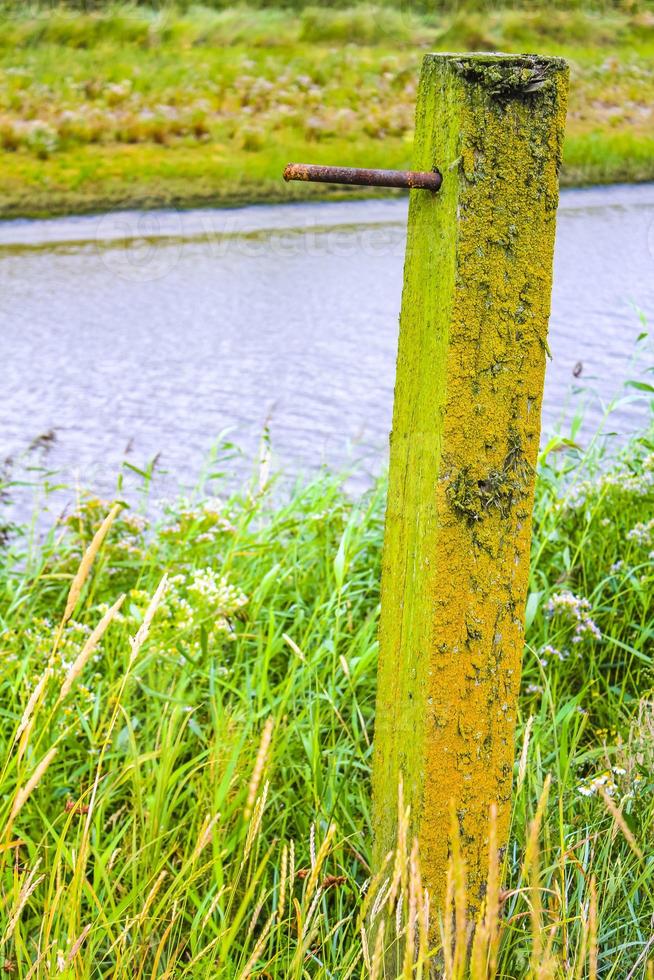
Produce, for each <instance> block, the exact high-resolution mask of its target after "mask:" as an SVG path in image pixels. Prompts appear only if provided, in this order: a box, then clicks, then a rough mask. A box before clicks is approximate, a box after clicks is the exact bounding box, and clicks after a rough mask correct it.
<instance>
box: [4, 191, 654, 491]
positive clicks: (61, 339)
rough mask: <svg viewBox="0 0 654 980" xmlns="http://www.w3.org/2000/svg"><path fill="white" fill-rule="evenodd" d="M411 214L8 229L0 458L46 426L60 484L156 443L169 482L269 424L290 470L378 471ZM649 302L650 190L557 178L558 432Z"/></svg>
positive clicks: (552, 402) (550, 409)
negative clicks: (223, 441)
mask: <svg viewBox="0 0 654 980" xmlns="http://www.w3.org/2000/svg"><path fill="white" fill-rule="evenodd" d="M405 223H406V201H403V200H392V201H370V202H351V203H348V202H346V203H332V204H310V205H297V204H294V205H282V206H270V207H251V208H242V209H237V210H231V211H210V210H204V211H193V212H186V213H181V214H180V213H176V212H160V213H153V214H140V213H138V212H122V213H121V212H118V213H114V214H110V215H104V216H100V217H97V216H95V217H83V218H69V219H54V220H49V221H11V222H5V223H3V224H0V364H2V400H1V403H0V459H1V458H4V457H7V456H12V457H14V458H16V457H19V456H20V455H21V453H23V452H24V451H25V449H26V447H27V446H28V445H29V444H30V443H31V442H32V441H33V440H34V439H35V438H36V437H38V436H39V435H41V434H43V433H53V434H54V441H52V440H50V442H49V445H50V449H49V452H48V458H47V464H48V466H50V467H52V468H53V469H56V470H59V471H61V472H62V475H63V478H64V479H66V480H75V479H79V481H80V482H81V483H82V484H83V485H84V486H90V485H93V486H95V487H97V488H98V489H99V490H101V491H108V490H109V489H110V488H111V487H112V486H113V485H114V484H115V478H116V474H117V472H118V470H119V468H120V466H121V463H122V462H123V460H125V459H127V460H129V461H131V462H132V463H133V464H134V465H136V466H138V467H143V466H144V465H145V464H146V463H147V462H148V460H151V459H152V458H153V457H155V456H156V457H158V465H159V467H160V468H161V469H162V470H165V471H166V474H167V475H166V476H163V475H162V476H161V477H160V484H159V488H160V491H161V492H172V491H173V490H174V489H176V487H177V485H178V484H179V483H180V482H182V483H185V482H186V483H188V482H190V481H193V480H194V479H195V477H196V476H197V474H198V472H199V470H200V467H201V465H202V462H203V460H204V459H205V458H206V455H207V452H208V450H209V449H210V447H211V446H212V445H213V444H214V443H215V441H216V439H217V438H218V437H219V434H220V433H222V432H224V430H225V429H231V432H230V438H231V439H233V440H234V441H236V442H238V443H240V444H241V445H242V446H243V447H244V449H245V450H246V453H248V454H254V452H255V450H256V446H257V444H258V440H259V437H260V434H261V431H262V428H263V426H264V425H266V424H267V425H268V426H269V428H270V433H271V439H272V446H273V450H274V452H275V455H276V457H277V459H278V461H279V462H280V463H281V465H282V466H283V467H284V468H285V469H286V471H288V472H291V473H293V472H297V471H300V470H302V471H308V470H313V469H315V468H316V467H317V466H319V465H320V464H321V463H323V462H326V463H328V464H330V465H333V466H341V465H343V464H347V463H348V462H351V461H352V460H354V459H357V458H361V459H362V460H363V470H364V471H370V472H376V471H379V469H380V467H381V466H382V465H383V461H384V459H385V456H386V447H387V439H388V431H389V427H390V418H391V408H392V397H393V378H394V370H395V363H394V362H395V351H396V344H397V319H398V311H399V305H400V294H401V283H402V263H403V250H404V229H405ZM638 311H641V315H642V316H645V317H648V318H649V321H650V322H651V321H652V317H653V314H654V185H640V186H634V187H626V186H615V187H606V188H596V189H590V190H582V191H565V192H563V194H562V197H561V207H560V211H559V219H558V232H557V244H556V260H555V279H554V295H553V308H552V318H551V324H550V348H551V351H552V360H551V362H550V363H549V364H548V368H547V381H546V394H545V405H544V425H545V428H546V429H549V428H551V427H552V426H553V425H554V424H555V422H556V420H557V419H558V418H559V417H560V416H561V414H562V412H565V411H567V412H568V415H569V414H570V412H571V411H573V410H574V406H575V405H576V404H577V402H576V401H575V400H574V399H573V401H572V403H571V402H570V398H571V389H572V386H574V385H576V386H579V385H581V384H583V385H587V386H590V387H591V388H593V389H596V390H597V392H598V393H599V398H594V399H593V400H592V402H591V404H590V406H589V408H588V412H587V420H586V431H587V432H588V431H590V430H591V429H592V428H593V426H594V425H595V424H596V422H597V421H598V419H599V418H600V417H601V413H602V402H601V400H602V399H604V400H605V401H607V400H609V399H610V398H611V397H612V396H613V395H614V394H615V393H616V391H617V390H618V388H619V385H620V382H621V381H622V380H623V379H624V378H625V377H627V376H629V374H630V373H631V372H633V370H634V369H632V368H630V366H629V359H630V357H631V356H632V354H633V350H634V344H635V340H636V337H637V336H638V334H639V333H640V332H641V331H642V329H643V326H642V322H641V318H640V316H639V312H638ZM575 373H576V374H579V373H580V377H579V378H578V379H576V378H575V377H574V375H575ZM566 406H570V407H569V408H566ZM645 413H646V408H645V406H643V404H634V405H631V406H625V407H623V408H622V409H621V410H620V412H619V413H618V414H617V415H616V417H615V420H614V423H613V425H614V427H617V428H618V429H619V430H620V432H621V433H622V434H625V433H628V432H629V431H633V430H635V429H637V428H638V426H639V425H641V424H642V422H643V419H644V417H645Z"/></svg>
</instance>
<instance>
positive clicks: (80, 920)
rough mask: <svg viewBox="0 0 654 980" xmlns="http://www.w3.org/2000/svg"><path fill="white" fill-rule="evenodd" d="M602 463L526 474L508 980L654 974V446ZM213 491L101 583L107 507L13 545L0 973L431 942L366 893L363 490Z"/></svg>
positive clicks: (115, 542)
mask: <svg viewBox="0 0 654 980" xmlns="http://www.w3.org/2000/svg"><path fill="white" fill-rule="evenodd" d="M642 394H643V395H644V397H645V398H647V397H651V395H648V392H647V391H645V392H642ZM573 438H574V433H573ZM593 445H594V447H595V448H593V446H591V447H590V448H589V449H588V450H587V451H586V452H585V453H581V452H580V451H579V450H577V449H575V448H574V445H573V444H571V443H570V441H569V440H568V441H567V442H566V441H564V440H561V439H553V440H552V442H551V443H550V444H549V445H548V446H546V447H545V449H544V450H543V452H542V454H541V458H540V465H539V475H538V487H537V497H536V506H535V522H534V539H533V555H532V573H531V582H530V593H529V600H528V604H527V644H526V648H525V655H524V674H523V680H522V692H521V697H520V712H519V726H518V728H519V730H518V740H517V748H516V755H517V759H516V784H515V791H514V805H513V818H512V825H511V839H510V846H509V848H508V850H507V852H506V856H505V868H504V886H505V889H506V890H505V891H504V892H503V893H502V895H501V903H502V905H501V908H502V916H501V919H500V926H499V928H500V933H501V935H500V947H499V954H498V955H499V960H498V972H497V975H498V976H501V977H505V978H506V977H515V978H523V977H526V976H534V977H542V978H545V977H561V978H563V977H565V978H568V977H573V976H578V977H581V976H589V977H590V976H594V975H596V974H594V972H593V969H594V967H593V964H594V963H595V960H596V959H597V960H598V967H599V974H598V975H599V976H601V977H603V978H609V977H610V978H615V980H618V978H619V980H624V978H625V977H627V976H631V977H646V976H651V972H650V973H648V972H647V971H648V967H647V961H648V959H652V957H654V950H653V949H652V947H651V911H652V902H653V900H654V895H653V894H652V892H653V890H654V887H653V884H652V881H653V879H652V857H651V839H652V833H653V832H654V798H653V795H652V794H653V792H654V781H653V777H652V773H653V771H654V697H653V695H652V679H653V678H652V649H653V642H652V641H653V639H654V636H653V628H652V622H653V612H654V608H653V606H654V551H653V549H654V522H653V521H652V514H653V513H654V509H653V504H654V434H653V433H652V431H649V432H646V433H644V434H643V435H642V436H641V437H640V438H638V439H635V440H634V441H633V442H632V443H631V444H630V445H629V446H628V447H627V449H626V450H625V451H624V453H622V454H621V455H619V456H618V457H617V458H616V459H614V460H613V461H612V462H611V460H610V459H609V458H607V457H606V456H603V455H602V452H601V451H600V449H599V448H598V447H599V446H600V445H601V443H600V442H599V441H598V442H597V443H594V444H593ZM5 489H6V492H7V494H8V495H9V498H11V496H12V495H16V494H20V493H25V489H24V487H23V488H22V489H21V487H20V486H19V485H18V484H17V483H12V482H11V480H10V479H9V477H7V485H6V488H5ZM222 491H223V487H222V485H221V484H220V481H219V480H218V481H214V483H213V484H212V485H211V486H210V487H206V486H204V487H199V488H198V490H197V492H196V493H195V494H194V495H193V497H192V498H191V499H187V500H184V501H178V502H176V503H171V504H170V505H169V506H168V507H167V509H166V510H165V512H164V513H163V514H162V515H161V516H160V517H158V518H153V519H152V520H151V521H148V520H146V519H145V518H144V517H143V516H142V515H140V514H139V513H135V512H133V511H131V510H130V509H129V508H127V507H125V508H119V513H118V514H117V516H116V517H115V520H114V522H113V524H112V526H111V527H110V528H109V529H108V532H107V534H106V537H105V538H104V541H102V542H98V540H97V538H96V545H98V544H99V547H98V548H97V549H96V550H97V554H96V555H95V558H94V561H93V563H92V565H90V564H89V562H88V561H86V562H84V561H83V560H82V556H83V555H84V554H85V553H86V554H87V555H88V549H89V547H91V549H92V550H93V548H94V546H93V545H91V542H92V540H93V535H94V534H95V533H96V532H97V529H98V528H99V526H100V524H101V521H102V520H103V519H104V518H105V517H106V515H107V514H108V513H109V512H110V509H111V502H110V501H101V500H97V499H94V498H93V497H89V496H86V495H82V496H81V497H78V500H77V505H76V507H75V509H74V512H72V513H70V514H69V516H67V517H65V518H62V519H61V520H59V521H58V522H57V523H56V524H55V525H54V526H53V527H52V529H51V531H49V532H48V533H46V534H45V536H43V535H42V534H37V533H36V532H35V530H34V529H30V528H23V529H13V530H12V529H10V528H7V529H6V532H5V541H4V546H3V547H2V548H1V549H0V596H1V598H0V610H1V613H0V615H1V620H0V622H1V630H2V638H3V639H2V646H1V653H0V691H1V692H2V705H3V707H2V712H1V713H0V745H1V746H2V752H1V757H2V759H3V762H2V769H1V771H0V811H1V812H0V826H2V827H3V828H4V831H3V835H2V839H1V841H0V848H1V850H0V940H1V941H2V946H1V947H0V959H3V960H4V962H5V964H6V966H5V969H7V970H10V969H11V970H13V971H14V972H13V975H14V976H17V977H27V976H28V975H29V976H31V977H35V976H36V977H53V976H60V975H61V976H65V977H71V978H72V977H75V978H78V977H89V978H90V977H94V978H97V977H107V978H109V977H111V978H125V980H127V978H129V980H133V978H135V977H155V976H160V977H164V976H165V977H176V978H178V977H179V978H181V977H207V978H225V980H227V978H229V980H231V978H237V977H245V976H250V975H251V976H253V977H254V976H257V977H261V978H266V977H274V978H276V980H277V978H279V980H282V978H284V980H286V978H301V977H312V978H329V977H338V978H345V977H369V976H373V977H374V976H378V977H381V976H382V975H384V976H386V977H389V978H390V977H394V976H395V975H396V972H394V969H393V968H392V967H390V968H388V969H387V971H386V973H385V974H383V973H382V972H381V949H382V947H381V946H380V947H378V948H377V952H376V953H375V943H374V937H373V932H374V929H375V928H376V926H377V925H378V923H379V922H380V921H382V920H383V921H384V922H385V924H386V926H385V933H384V937H385V938H384V944H385V945H387V946H388V947H390V948H391V949H392V948H394V944H395V939H396V930H397V928H398V923H399V927H400V929H403V928H405V926H404V924H405V923H406V921H407V918H408V920H409V921H410V922H413V923H415V921H416V915H418V918H419V920H420V922H422V918H421V915H422V911H424V909H423V907H422V901H421V895H420V891H419V888H418V883H419V877H418V871H417V864H416V860H415V856H414V858H413V860H410V859H409V857H408V856H407V854H406V853H405V852H401V853H400V856H399V861H398V863H397V865H396V870H397V875H398V877H397V889H396V890H395V891H394V892H393V891H392V892H391V894H390V896H389V895H387V897H386V899H385V900H382V899H383V895H381V896H380V892H383V889H384V885H383V880H382V879H384V878H385V877H386V876H387V875H388V874H389V870H388V869H387V870H386V872H385V873H384V874H382V875H381V876H378V877H377V878H375V879H373V881H372V883H371V884H369V886H368V888H367V890H365V885H366V882H367V881H368V880H369V878H370V868H369V862H370V853H371V831H370V801H369V793H370V786H369V769H370V759H371V742H372V738H373V721H374V699H375V671H376V666H375V662H376V654H377V620H378V612H379V591H378V583H379V576H380V552H381V542H382V529H383V503H384V485H383V481H382V482H380V484H379V485H377V486H375V487H373V489H372V490H371V491H370V492H369V493H367V494H365V495H364V496H362V497H360V498H357V499H354V500H353V499H350V498H348V497H347V496H346V495H345V494H344V492H343V490H342V489H341V485H340V482H339V480H338V479H337V478H336V477H335V476H331V475H329V474H328V473H326V472H325V473H321V474H320V475H319V476H317V477H316V478H315V479H314V480H313V481H311V482H308V483H302V484H297V485H296V486H294V487H291V488H288V487H286V488H284V487H283V486H281V485H278V486H275V485H274V484H273V485H271V484H270V483H269V482H268V478H267V475H266V471H265V467H264V469H263V470H262V472H261V474H255V477H254V478H253V480H252V481H251V483H250V484H249V485H247V486H244V487H243V489H242V490H240V491H239V492H236V493H231V494H225V495H224V496H222V497H221V498H218V497H216V496H214V495H213V494H215V493H219V494H220V493H222ZM48 493H49V491H48V485H47V484H43V485H42V486H41V489H40V490H39V494H40V496H39V497H38V498H37V505H38V508H39V510H40V511H42V508H43V505H44V504H45V503H47V496H48ZM0 513H1V512H0ZM80 563H81V565H80ZM80 567H81V568H82V571H81V572H80ZM162 582H164V583H165V584H164V585H163V586H162V585H161V583H162ZM157 593H158V595H157ZM71 595H72V600H71V599H70V596H71ZM121 596H124V597H125V598H124V600H123V602H122V606H121V607H120V610H119V612H117V613H116V614H115V615H113V618H111V617H109V620H110V621H109V620H107V619H106V620H105V621H104V624H103V627H102V630H101V631H100V632H101V633H102V635H101V636H99V637H98V636H96V637H94V638H93V640H91V639H90V635H91V631H92V630H95V629H96V627H97V626H98V623H99V622H100V621H101V619H102V617H104V616H105V615H106V614H107V610H108V609H110V607H111V606H112V605H113V604H114V603H116V602H117V601H118V600H119V599H120V597H121ZM153 596H156V598H155V600H154V602H153ZM67 597H69V598H68V602H67ZM148 609H149V610H150V614H148V612H147V610H148ZM149 619H151V622H148V620H149ZM598 632H599V633H601V638H598V635H597V634H598ZM96 639H97V646H93V643H94V642H95V640H96ZM89 644H90V646H89ZM85 645H86V647H85ZM83 650H85V651H86V652H85V653H84V654H83V655H82V661H84V663H83V666H80V662H79V661H78V659H77V658H78V657H80V653H81V651H83ZM76 662H77V664H78V666H77V667H75V666H73V665H74V664H75V663H76ZM71 673H72V675H76V677H75V680H74V683H72V685H71V686H70V690H67V689H66V686H64V684H65V680H66V677H67V676H71ZM35 691H36V692H37V696H35V695H34V692H35ZM53 751H54V753H55V754H54V755H52V754H51V753H52V752H53ZM46 764H47V768H45V770H44V771H42V773H41V775H40V778H39V779H38V781H37V780H36V779H35V773H38V772H39V767H43V766H45V765H46ZM32 783H35V785H31V784H32ZM548 787H549V790H548ZM539 801H541V804H540V805H541V811H542V813H541V814H540V816H539V815H538V806H539ZM12 814H13V815H12ZM541 818H542V819H541ZM323 843H324V846H323ZM378 896H380V899H379V901H376V898H377V897H378ZM398 906H399V910H398ZM375 908H376V912H375V915H376V922H375V923H373V925H372V926H371V924H370V915H371V913H372V911H373V909H375ZM416 909H418V912H416ZM412 916H413V918H412ZM434 924H435V929H436V931H435V935H438V934H439V933H438V923H437V922H435V923H434ZM362 926H363V930H362ZM457 928H458V931H459V932H461V928H462V926H461V923H460V922H459V924H458V927H457ZM418 934H419V941H418V943H417V947H416V958H417V959H418V960H419V961H420V962H419V963H417V964H416V966H415V967H414V970H413V972H410V971H409V972H406V973H405V974H404V975H405V976H407V977H408V976H415V977H420V976H422V977H424V978H425V980H426V978H427V976H428V972H427V965H426V962H427V960H428V959H429V958H430V957H436V958H435V959H432V962H433V963H434V964H435V963H437V962H438V958H437V957H438V942H436V943H435V944H434V945H432V947H431V950H430V952H426V949H427V944H426V938H425V937H426V934H425V930H424V927H423V926H420V928H419V929H418ZM445 935H447V925H446V927H445ZM365 937H369V939H368V946H369V948H368V946H366V944H365V942H364V938H365ZM491 945H492V944H491ZM530 963H531V965H530ZM485 970H486V967H485V966H484V968H483V969H482V970H481V972H477V973H476V974H474V975H475V976H478V977H482V976H486V972H484V971H485ZM630 970H631V971H633V972H631V973H630ZM30 971H31V972H30ZM530 971H531V972H530ZM399 973H400V971H399V970H398V971H397V975H399ZM446 973H447V976H448V977H456V976H462V975H463V974H462V972H461V971H460V970H459V972H458V973H457V967H456V964H455V965H454V966H452V967H451V968H448V971H446ZM439 975H440V974H439Z"/></svg>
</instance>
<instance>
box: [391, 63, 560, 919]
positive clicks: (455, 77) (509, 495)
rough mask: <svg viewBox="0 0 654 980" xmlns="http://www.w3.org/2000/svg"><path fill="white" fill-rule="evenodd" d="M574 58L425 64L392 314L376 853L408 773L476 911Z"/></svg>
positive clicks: (527, 512)
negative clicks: (435, 172) (456, 859)
mask: <svg viewBox="0 0 654 980" xmlns="http://www.w3.org/2000/svg"><path fill="white" fill-rule="evenodd" d="M567 79H568V72H567V66H566V64H565V62H564V61H562V60H561V59H558V58H541V57H538V56H534V55H521V56H513V55H510V56H509V55H496V54H488V55H485V54H484V55H465V54H464V55H455V54H447V55H435V54H434V55H427V56H426V57H425V60H424V64H423V69H422V75H421V82H420V89H419V95H418V105H417V111H416V142H415V160H414V165H415V168H416V169H417V170H429V169H432V168H434V167H437V168H438V169H439V170H440V171H441V173H442V174H443V184H442V187H441V190H440V191H439V192H438V193H437V194H432V193H428V192H425V191H413V192H412V194H411V203H410V209H409V228H408V239H407V255H406V263H405V272H404V293H403V299H402V313H401V317H400V338H399V348H398V360H397V378H396V388H395V407H394V414H393V431H392V435H391V459H390V477H389V492H388V506H387V515H386V532H385V541H384V558H383V569H382V613H381V626H380V664H379V680H378V695H377V715H376V731H375V756H374V766H373V796H374V828H375V836H376V850H377V856H378V860H381V858H382V857H383V855H384V854H385V853H387V852H388V851H389V850H390V849H391V848H392V847H393V845H394V843H395V840H394V838H395V820H396V807H395V801H396V797H397V785H398V779H399V776H400V774H401V775H402V777H403V782H404V794H405V798H406V799H407V802H409V803H410V806H411V825H412V829H413V832H414V833H415V834H416V835H417V837H418V839H419V843H420V848H421V860H422V865H423V869H424V874H425V879H426V881H427V884H428V886H429V889H430V891H431V894H432V897H433V900H434V902H435V904H436V907H437V908H438V907H440V908H442V905H443V899H444V893H445V882H446V872H447V862H448V855H449V846H450V845H449V829H450V808H451V806H452V804H453V805H454V811H455V813H456V815H457V820H458V825H459V835H460V840H461V845H462V849H463V854H464V857H465V860H466V866H467V893H468V901H469V904H470V912H471V913H472V914H473V915H474V914H475V913H476V912H477V911H478V909H479V907H480V903H481V899H482V897H483V889H484V882H485V880H486V875H487V869H488V826H489V810H490V807H491V805H492V804H496V805H497V813H498V822H497V832H498V839H499V840H500V842H503V841H505V839H506V834H507V828H508V818H509V809H510V798H511V782H512V772H513V759H514V726H515V716H516V701H517V695H518V687H519V680H520V666H521V657H522V648H523V629H524V627H523V618H524V605H525V598H526V591H527V582H528V573H529V549H530V537H531V510H532V505H533V493H534V466H535V461H536V455H537V451H538V442H539V435H540V409H541V397H542V391H543V380H544V372H545V355H546V351H547V324H548V317H549V308H550V294H551V282H552V258H553V247H554V229H555V220H556V208H557V203H558V169H559V164H560V158H561V146H562V141H563V132H564V125H565V111H566V95H567Z"/></svg>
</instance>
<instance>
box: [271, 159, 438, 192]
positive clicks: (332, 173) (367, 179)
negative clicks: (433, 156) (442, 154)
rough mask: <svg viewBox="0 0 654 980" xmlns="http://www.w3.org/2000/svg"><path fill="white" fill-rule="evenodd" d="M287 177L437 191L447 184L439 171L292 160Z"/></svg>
mask: <svg viewBox="0 0 654 980" xmlns="http://www.w3.org/2000/svg"><path fill="white" fill-rule="evenodd" d="M284 180H312V181H318V182H319V183H323V184H363V185H364V186H366V187H407V188H410V189H417V190H423V191H437V190H438V189H439V187H440V186H441V184H442V183H443V178H442V176H441V175H440V174H439V172H438V170H433V171H430V172H419V171H415V170H366V169H365V168H364V167H321V166H317V165H315V164H313V163H288V164H287V165H286V166H285V167H284Z"/></svg>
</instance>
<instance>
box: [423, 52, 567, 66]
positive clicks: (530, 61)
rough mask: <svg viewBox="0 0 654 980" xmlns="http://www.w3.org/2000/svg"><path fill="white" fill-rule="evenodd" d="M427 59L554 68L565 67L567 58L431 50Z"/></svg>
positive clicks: (526, 54)
mask: <svg viewBox="0 0 654 980" xmlns="http://www.w3.org/2000/svg"><path fill="white" fill-rule="evenodd" d="M425 59H428V60H430V61H431V60H435V61H446V62H456V63H458V64H469V65H479V64H481V65H498V67H499V66H501V67H503V68H504V67H507V68H508V67H510V66H511V65H514V66H518V67H521V68H522V67H534V66H535V65H538V64H542V65H551V66H552V67H553V68H564V67H566V65H567V62H566V60H565V58H560V57H558V56H557V55H544V54H530V53H528V52H522V53H520V54H512V53H508V52H505V51H473V52H471V51H430V52H429V53H428V54H426V55H425Z"/></svg>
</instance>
